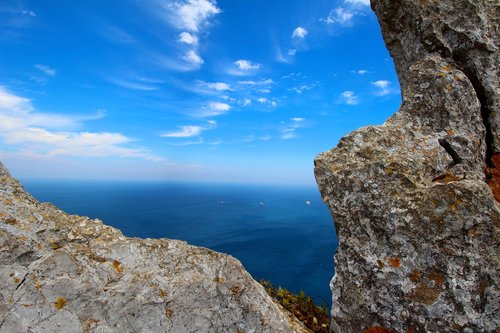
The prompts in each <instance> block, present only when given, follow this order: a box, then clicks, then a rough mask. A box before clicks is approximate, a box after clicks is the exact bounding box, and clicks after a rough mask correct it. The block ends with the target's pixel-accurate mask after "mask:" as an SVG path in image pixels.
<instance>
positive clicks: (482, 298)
mask: <svg viewBox="0 0 500 333" xmlns="http://www.w3.org/2000/svg"><path fill="white" fill-rule="evenodd" d="M372 8H373V9H374V10H375V12H376V14H377V15H378V17H379V20H380V23H381V26H382V32H383V35H384V39H385V41H386V43H387V46H388V48H389V50H390V52H391V55H392V56H393V58H394V61H395V64H396V69H397V72H398V75H399V79H400V82H401V87H402V96H403V103H402V105H401V107H400V109H399V111H398V112H397V113H396V114H395V115H394V116H392V117H391V118H390V119H389V120H387V122H386V123H385V124H383V125H381V126H374V127H366V128H361V129H359V130H357V131H355V132H353V133H351V134H349V135H347V136H346V137H344V138H342V139H341V140H340V142H339V144H338V146H337V147H336V148H334V149H333V150H331V151H329V152H326V153H323V154H320V155H319V156H318V157H317V158H316V160H315V165H316V167H315V173H316V179H317V182H318V185H319V187H320V190H321V193H322V196H323V199H324V201H325V202H326V203H327V204H328V206H329V207H330V211H331V213H332V216H333V218H334V220H335V225H336V228H337V233H338V238H339V248H338V250H337V254H336V256H335V269H336V275H335V277H334V278H333V280H332V283H331V286H332V291H333V307H332V316H333V318H332V325H331V330H332V331H334V332H353V333H354V332H356V333H357V332H362V331H363V330H365V329H369V328H370V327H376V326H377V327H379V329H380V331H379V332H382V328H385V329H387V330H388V331H390V332H498V330H499V329H500V328H499V327H500V297H499V294H498V282H499V274H498V273H499V265H498V263H499V258H498V253H499V248H498V239H499V230H500V211H499V208H500V206H499V204H498V202H497V201H496V200H495V197H494V195H493V193H492V190H491V188H490V187H489V186H488V184H487V179H486V177H487V174H485V170H486V169H487V167H489V166H491V165H489V163H494V162H495V157H496V156H498V155H494V154H495V153H497V152H498V151H499V147H498V143H499V142H500V141H498V116H499V113H498V99H499V97H498V88H499V83H498V77H499V76H498V65H499V54H498V43H499V38H498V31H497V29H498V27H499V25H498V22H496V21H495V20H496V17H498V5H497V4H495V1H488V0H480V1H478V0H476V1H467V0H449V1H443V0H440V1H432V0H430V1H417V0H400V1H391V0H372ZM499 164H500V163H499Z"/></svg>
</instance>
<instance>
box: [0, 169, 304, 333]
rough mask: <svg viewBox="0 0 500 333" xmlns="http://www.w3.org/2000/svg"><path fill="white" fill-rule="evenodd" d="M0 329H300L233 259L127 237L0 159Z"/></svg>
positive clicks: (178, 244)
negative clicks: (42, 194)
mask: <svg viewBox="0 0 500 333" xmlns="http://www.w3.org/2000/svg"><path fill="white" fill-rule="evenodd" d="M0 277H1V278H0V332H2V333H4V332H5V333H7V332H8V333H12V332H65V333H68V332H103V333H104V332H106V333H107V332H120V333H123V332H217V333H218V332H235V333H236V332H305V331H306V330H305V329H304V328H303V327H302V326H301V324H300V323H298V322H297V321H295V320H294V319H291V317H289V315H288V314H286V313H285V312H284V311H283V310H282V309H281V308H280V307H279V306H277V305H276V304H275V303H274V302H273V300H272V299H271V298H270V297H269V296H268V295H267V294H266V292H265V290H264V288H263V287H262V286H261V285H259V284H258V283H257V282H256V281H254V280H253V279H252V278H251V276H250V275H249V274H248V273H247V272H246V271H245V269H244V268H243V267H242V265H241V264H240V262H239V261H238V260H236V259H234V258H233V257H231V256H229V255H225V254H221V253H217V252H214V251H211V250H208V249H205V248H200V247H195V246H190V245H188V244H186V243H185V242H182V241H177V240H168V239H157V240H153V239H136V238H127V237H124V236H123V234H122V233H121V232H120V231H118V230H116V229H114V228H112V227H109V226H106V225H104V224H103V223H102V222H101V221H99V220H92V219H89V218H87V217H80V216H75V215H68V214H66V213H64V212H62V211H60V210H59V209H57V208H56V207H54V206H53V205H51V204H46V203H44V204H41V203H39V202H38V201H36V200H35V199H34V198H32V197H31V196H30V195H29V194H28V193H26V192H25V191H24V190H23V188H22V186H21V185H20V184H19V183H18V182H17V181H16V180H15V179H13V178H12V177H11V176H10V175H9V174H8V172H7V171H6V170H5V168H4V167H3V166H2V165H1V163H0Z"/></svg>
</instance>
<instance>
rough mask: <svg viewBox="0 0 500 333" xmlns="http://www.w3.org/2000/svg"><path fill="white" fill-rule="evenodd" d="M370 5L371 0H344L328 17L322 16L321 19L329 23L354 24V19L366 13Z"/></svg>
mask: <svg viewBox="0 0 500 333" xmlns="http://www.w3.org/2000/svg"><path fill="white" fill-rule="evenodd" d="M369 6H370V0H344V2H343V4H342V5H341V6H338V7H336V8H334V9H332V10H331V11H330V13H329V14H328V16H327V17H326V18H320V19H319V21H320V22H324V23H326V24H328V25H334V24H337V25H340V26H352V25H353V19H354V18H355V17H356V16H362V15H365V11H366V8H369Z"/></svg>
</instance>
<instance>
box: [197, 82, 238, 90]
mask: <svg viewBox="0 0 500 333" xmlns="http://www.w3.org/2000/svg"><path fill="white" fill-rule="evenodd" d="M200 85H201V86H203V87H207V88H208V89H212V90H216V91H227V90H231V86H230V85H229V83H225V82H203V81H201V82H200Z"/></svg>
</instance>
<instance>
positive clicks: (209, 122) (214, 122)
mask: <svg viewBox="0 0 500 333" xmlns="http://www.w3.org/2000/svg"><path fill="white" fill-rule="evenodd" d="M207 123H208V124H209V125H212V126H215V125H217V121H215V120H208V121H207Z"/></svg>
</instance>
